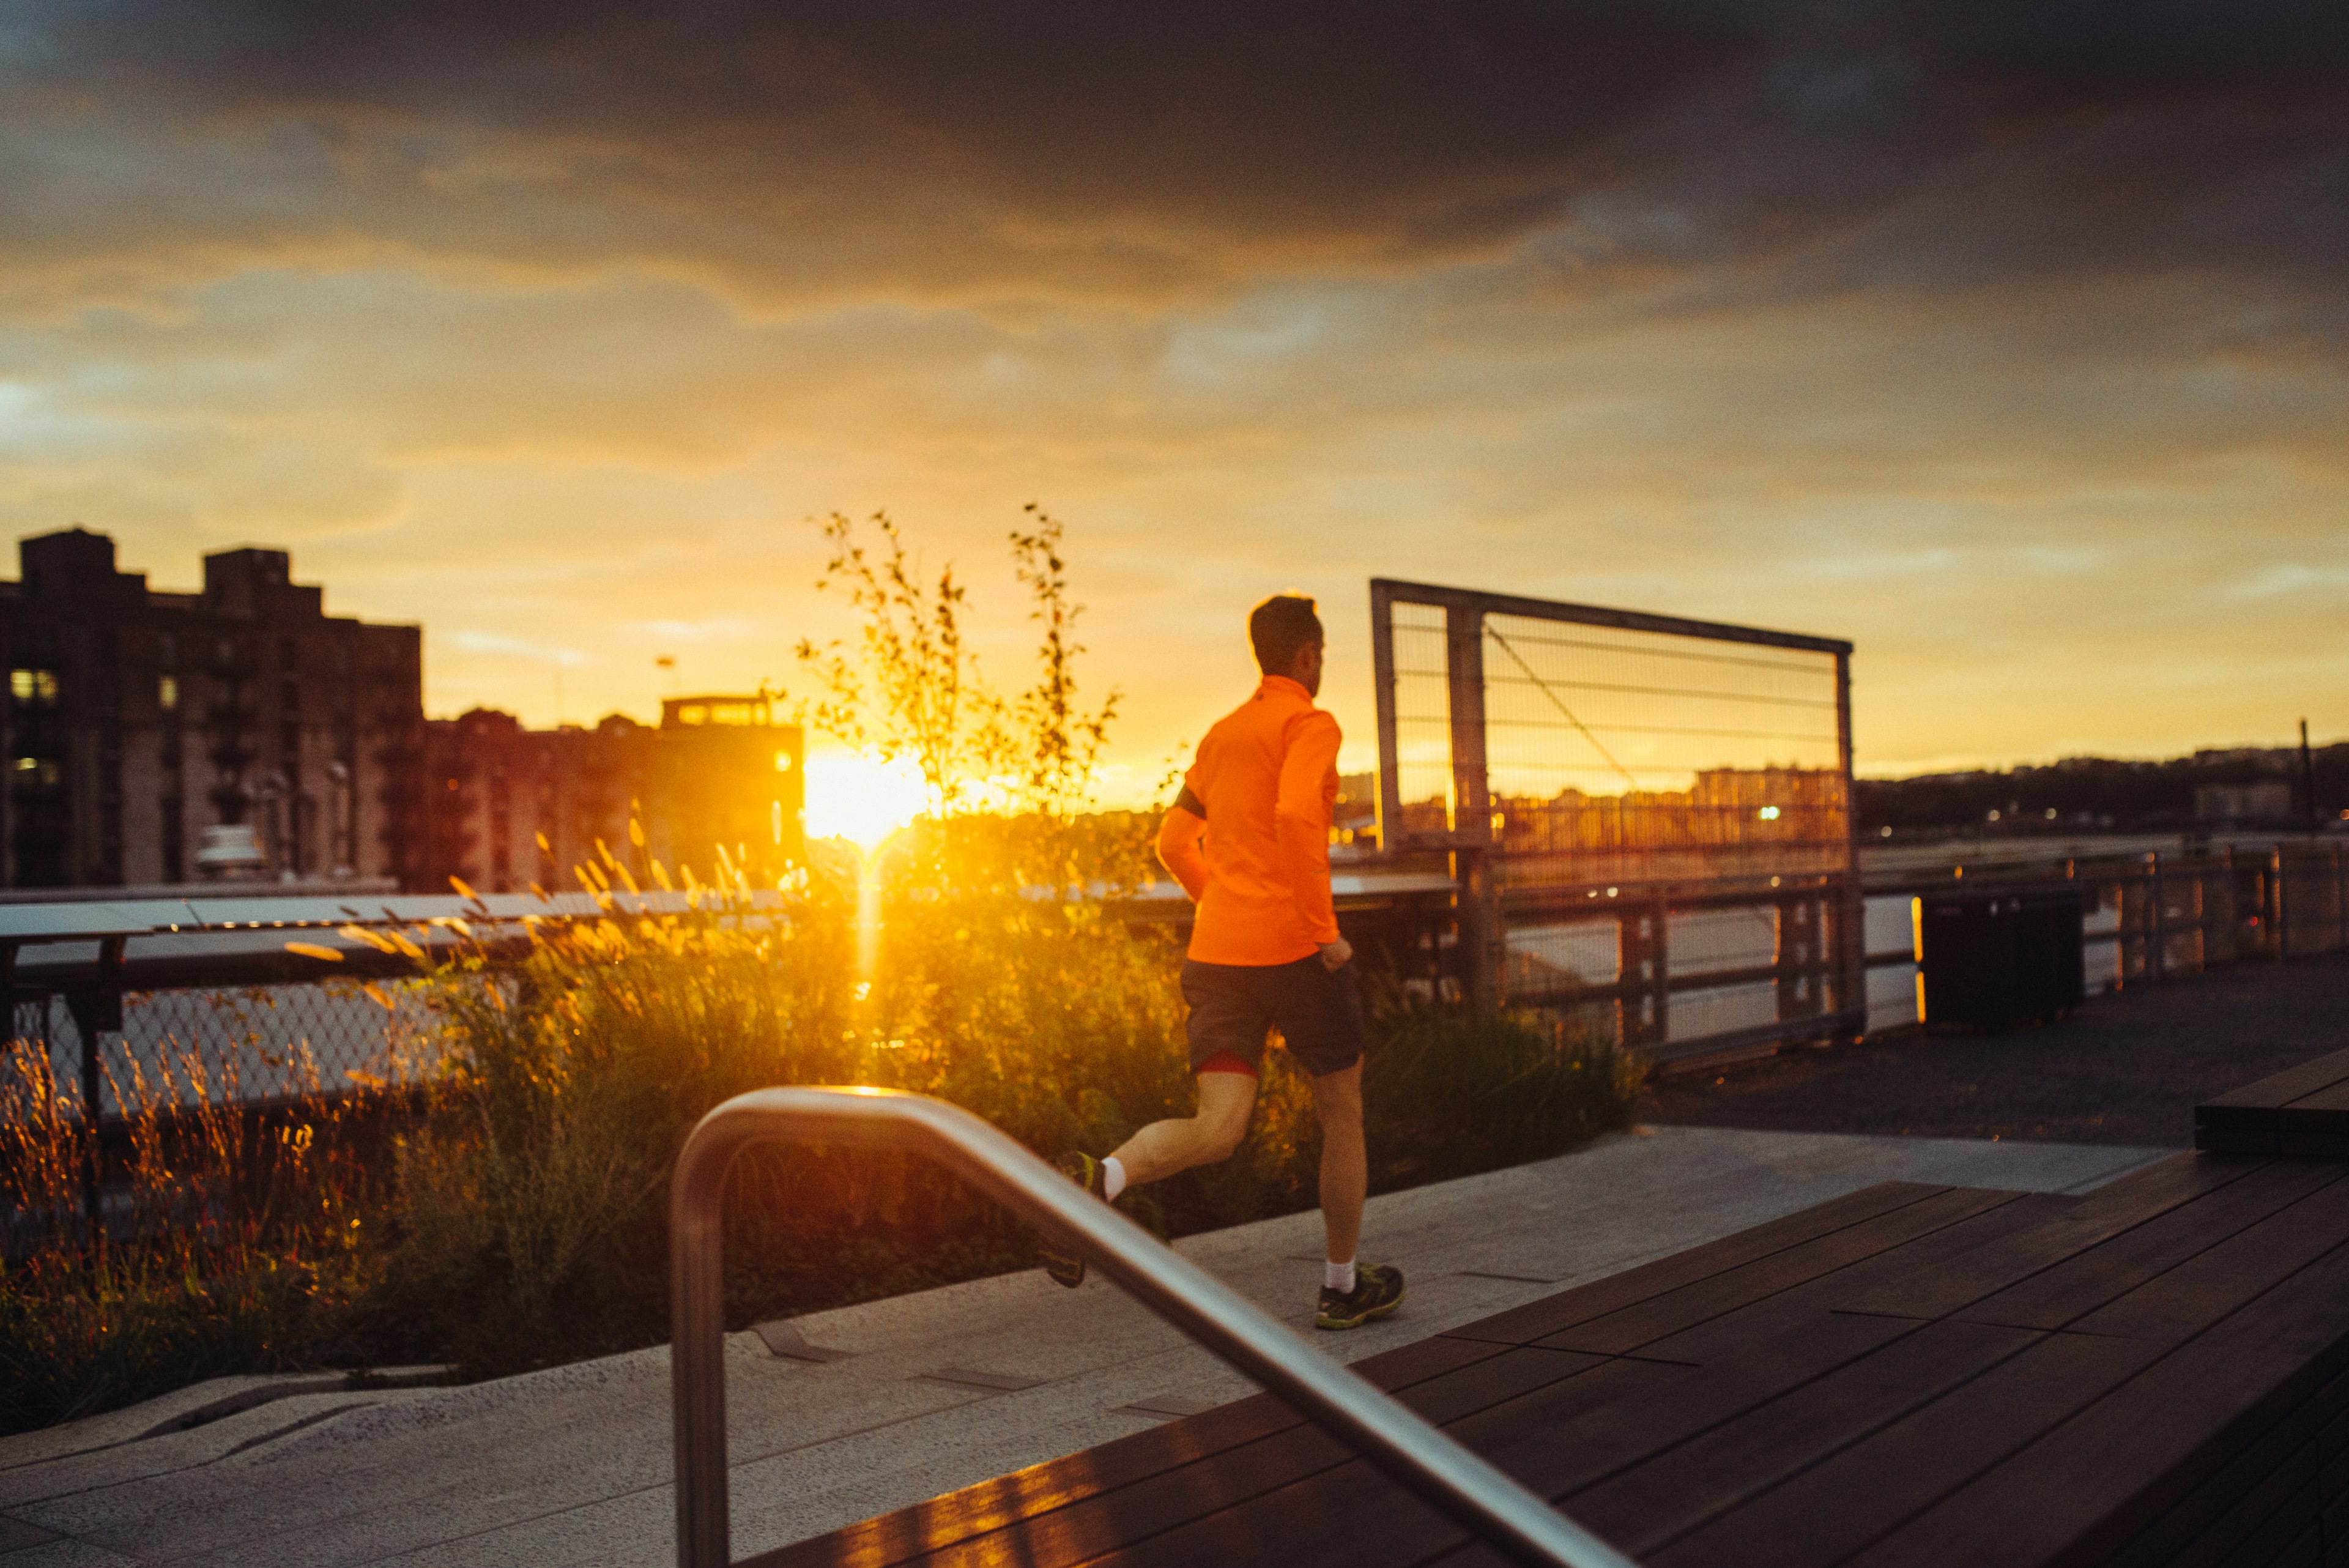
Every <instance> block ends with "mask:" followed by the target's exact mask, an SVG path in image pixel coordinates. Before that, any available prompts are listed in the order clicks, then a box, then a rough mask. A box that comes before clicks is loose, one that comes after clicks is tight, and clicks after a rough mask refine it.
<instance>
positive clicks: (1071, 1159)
mask: <svg viewBox="0 0 2349 1568" xmlns="http://www.w3.org/2000/svg"><path fill="white" fill-rule="evenodd" d="M1060 1167H1061V1175H1063V1176H1065V1177H1067V1178H1068V1179H1070V1180H1071V1181H1073V1182H1075V1183H1076V1184H1077V1185H1078V1186H1079V1187H1081V1188H1083V1189H1085V1190H1086V1191H1087V1192H1090V1193H1092V1195H1093V1196H1094V1197H1095V1198H1098V1199H1101V1200H1102V1202H1104V1203H1106V1202H1108V1201H1109V1193H1108V1191H1107V1190H1106V1189H1104V1188H1103V1186H1102V1179H1103V1172H1102V1162H1101V1161H1100V1160H1097V1159H1095V1158H1093V1157H1092V1155H1089V1154H1078V1153H1075V1152H1073V1151H1071V1153H1068V1154H1064V1155H1062V1156H1061V1158H1060ZM1037 1251H1038V1252H1039V1253H1040V1255H1041V1256H1042V1257H1043V1260H1044V1272H1046V1273H1048V1274H1050V1275H1051V1276H1052V1282H1053V1283H1054V1284H1056V1285H1066V1286H1068V1287H1069V1288H1070V1289H1071V1290H1075V1289H1076V1288H1077V1287H1078V1286H1079V1285H1081V1284H1083V1283H1084V1282H1085V1255H1084V1254H1083V1253H1082V1252H1078V1251H1071V1250H1069V1249H1068V1248H1067V1247H1066V1246H1065V1245H1064V1244H1063V1243H1061V1242H1060V1241H1054V1240H1052V1239H1051V1238H1050V1237H1047V1238H1045V1240H1044V1241H1042V1242H1041V1243H1040V1245H1039V1246H1038V1247H1037Z"/></svg>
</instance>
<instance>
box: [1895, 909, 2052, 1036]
mask: <svg viewBox="0 0 2349 1568" xmlns="http://www.w3.org/2000/svg"><path fill="white" fill-rule="evenodd" d="M1913 909H1914V919H1915V922H1916V929H1917V965H1918V973H1919V977H1920V981H1921V983H1922V984H1923V987H1924V998H1925V1024H1926V1027H1928V1028H1935V1027H1949V1028H1960V1029H2008V1028H2012V1027H2013V1026H2014V1025H2015V1024H2017V1023H2038V1022H2044V1020H2047V1019H2050V1018H2060V1017H2062V1016H2063V1015H2064V1013H2066V1012H2071V1011H2072V1009H2074V1008H2075V1007H2077V1006H2078V1005H2079V1004H2080V999H2081V998H2082V997H2083V996H2085V995H2086V994H2087V965H2086V960H2085V952H2084V950H2083V944H2082V940H2081V914H2082V911H2081V904H2080V890H2079V889H2078V888H2043V889H2038V890H2034V891H2030V892H1988V891H1985V892H1957V891H1951V892H1948V893H1933V894H1929V895H1926V896H1925V897H1923V898H1919V899H1917V900H1916V902H1915V905H1914V907H1913Z"/></svg>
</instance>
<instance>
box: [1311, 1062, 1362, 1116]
mask: <svg viewBox="0 0 2349 1568" xmlns="http://www.w3.org/2000/svg"><path fill="white" fill-rule="evenodd" d="M1313 1109H1314V1111H1315V1112H1316V1113H1317V1114H1318V1115H1319V1116H1320V1118H1321V1125H1322V1127H1360V1126H1361V1124H1362V1070H1361V1064H1360V1063H1357V1064H1354V1065H1353V1066H1351V1067H1348V1068H1345V1069H1343V1070H1342V1071H1340V1072H1336V1073H1329V1074H1325V1075H1322V1076H1320V1077H1319V1078H1316V1079H1314V1080H1313Z"/></svg>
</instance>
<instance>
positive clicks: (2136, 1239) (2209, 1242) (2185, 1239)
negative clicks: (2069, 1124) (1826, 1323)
mask: <svg viewBox="0 0 2349 1568" xmlns="http://www.w3.org/2000/svg"><path fill="white" fill-rule="evenodd" d="M2344 1176H2349V1167H2333V1166H2328V1165H2324V1164H2321V1163H2316V1162H2313V1161H2303V1160H2280V1161H2278V1162H2277V1163H2275V1164H2273V1165H2271V1166H2269V1167H2268V1168H2265V1169H2263V1170H2257V1171H2253V1172H2251V1174H2250V1175H2248V1176H2245V1177H2244V1178H2243V1179H2241V1180H2240V1181H2235V1182H2230V1183H2229V1184H2228V1185H2226V1186H2225V1187H2222V1188H2220V1189H2218V1190H2217V1191H2215V1192H2212V1193H2209V1194H2208V1195H2207V1196H2205V1197H2203V1198H2201V1199H2199V1200H2197V1201H2195V1202H2192V1203H2187V1204H2181V1205H2179V1206H2178V1207H2177V1208H2175V1209H2172V1210H2168V1212H2167V1213H2163V1214H2159V1215H2157V1216H2155V1217H2154V1218H2153V1219H2151V1220H2147V1221H2146V1222H2145V1223H2143V1224H2141V1225H2137V1226H2133V1227H2131V1228H2130V1229H2129V1230H2127V1231H2123V1232H2122V1233H2121V1234H2120V1235H2117V1236H2115V1237H2113V1238H2112V1239H2111V1240H2109V1241H2102V1242H2099V1243H2097V1244H2096V1245H2095V1246H2094V1247H2091V1248H2088V1249H2086V1250H2085V1251H2081V1252H2078V1253H2075V1254H2074V1255H2073V1256H2072V1257H2069V1258H2066V1259H2064V1260H2063V1261H2062V1262H2057V1263H2054V1264H2053V1265H2051V1266H2050V1267H2048V1268H2045V1269H2043V1270H2041V1271H2040V1272H2038V1273H2035V1274H2033V1275H2032V1276H2031V1277H2030V1278H2029V1279H2027V1280H2022V1281H2019V1282H2016V1283H2014V1284H2012V1285H2009V1286H2008V1287H2006V1288H2005V1289H2004V1290H2002V1291H2000V1292H1999V1293H1997V1294H1995V1295H1992V1296H1986V1297H1984V1298H1983V1299H1982V1300H1981V1301H1978V1302H1976V1303H1973V1304H1972V1305H1971V1306H1969V1307H1967V1308H1965V1309H1964V1311H1963V1312H1962V1314H1960V1315H1961V1316H1963V1317H1965V1318H1966V1319H1968V1320H1969V1321H1971V1322H1974V1323H2002V1324H2012V1325H2013V1326H2015V1327H2018V1328H2044V1329H2057V1328H2062V1327H2064V1325H2066V1324H2070V1323H2073V1322H2075V1321H2076V1320H2077V1319H2080V1318H2083V1317H2085V1316H2086V1315H2087V1314H2090V1313H2092V1312H2095V1310H2096V1309H2097V1308H2099V1307H2101V1306H2103V1305H2104V1304H2105V1303H2107V1302H2110V1301H2113V1300H2115V1299H2116V1298H2118V1297H2120V1296H2122V1295H2125V1294H2127V1293H2128V1292H2129V1291H2131V1290H2134V1289H2136V1288H2137V1286H2138V1285H2141V1284H2144V1283H2145V1282H2147V1281H2148V1280H2151V1279H2154V1278H2156V1277H2157V1276H2158V1275H2161V1274H2164V1273H2167V1272H2168V1271H2170V1270H2171V1269H2174V1268H2177V1267H2178V1265H2180V1264H2182V1263H2184V1262H2188V1261H2189V1260H2190V1259H2192V1258H2194V1257H2195V1256H2197V1255H2199V1253H2201V1252H2204V1251H2208V1250H2209V1249H2210V1248H2211V1247H2213V1246H2215V1245H2217V1244H2219V1243H2220V1242H2221V1241H2225V1240H2227V1239H2228V1238H2229V1237H2230V1236H2232V1235H2234V1234H2236V1233H2237V1232H2239V1231H2243V1230H2245V1229H2248V1228H2249V1227H2250V1226H2251V1225H2253V1224H2256V1223H2257V1222H2258V1221H2260V1220H2265V1219H2267V1218H2268V1217H2269V1216H2270V1215H2272V1214H2275V1213H2277V1212H2279V1211H2281V1210H2285V1209H2288V1208H2290V1207H2291V1206H2292V1205H2293V1204H2294V1203H2297V1202H2299V1201H2300V1200H2301V1199H2303V1198H2306V1197H2307V1196H2308V1195H2309V1194H2310V1193H2312V1192H2314V1191H2316V1190H2317V1189H2319V1188H2322V1187H2325V1186H2328V1185H2330V1184H2332V1183H2333V1182H2335V1181H2338V1180H2340V1179H2343V1178H2344Z"/></svg>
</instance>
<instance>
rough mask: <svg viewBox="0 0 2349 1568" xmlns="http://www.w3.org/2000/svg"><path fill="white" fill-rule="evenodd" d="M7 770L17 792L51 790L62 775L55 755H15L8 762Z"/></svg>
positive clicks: (55, 786)
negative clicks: (14, 757) (11, 760)
mask: <svg viewBox="0 0 2349 1568" xmlns="http://www.w3.org/2000/svg"><path fill="white" fill-rule="evenodd" d="M8 772H9V776H10V778H11V779H12V780H14V782H15V784H16V793H17V794H36V793H37V792H41V791H46V790H53V789H55V788H57V783H58V780H59V779H60V778H62V777H63V776H64V774H63V770H61V769H60V768H59V767H58V766H57V758H55V757H17V758H16V759H15V760H14V761H13V762H11V763H10V764H9V769H8Z"/></svg>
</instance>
